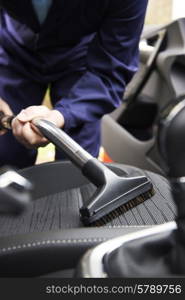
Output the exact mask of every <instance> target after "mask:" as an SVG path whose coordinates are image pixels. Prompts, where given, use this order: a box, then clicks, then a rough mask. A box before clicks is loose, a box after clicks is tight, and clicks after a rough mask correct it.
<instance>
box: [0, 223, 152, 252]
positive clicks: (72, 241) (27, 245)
mask: <svg viewBox="0 0 185 300" xmlns="http://www.w3.org/2000/svg"><path fill="white" fill-rule="evenodd" d="M153 226H154V225H153ZM120 227H129V228H130V227H145V228H146V227H152V226H120ZM111 228H112V227H111ZM115 228H118V227H117V226H115ZM107 239H109V237H107V238H98V237H97V238H87V239H83V238H81V239H63V240H60V239H57V240H45V241H40V242H32V243H31V242H30V243H25V244H21V245H14V246H10V247H7V248H5V247H4V248H1V249H0V252H2V253H5V252H10V251H14V250H20V249H26V248H34V247H37V246H44V245H59V244H77V243H93V242H103V241H106V240H107Z"/></svg>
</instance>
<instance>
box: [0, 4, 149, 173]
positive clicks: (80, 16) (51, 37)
mask: <svg viewBox="0 0 185 300" xmlns="http://www.w3.org/2000/svg"><path fill="white" fill-rule="evenodd" d="M0 6H1V28H0V97H1V98H2V99H4V100H5V101H6V102H7V103H8V104H9V105H10V107H11V109H12V110H13V112H14V113H15V114H17V113H18V112H19V111H20V110H21V109H23V108H26V107H28V106H30V105H40V104H41V103H42V100H43V98H44V95H45V93H46V90H47V88H48V86H49V88H50V96H51V101H52V104H53V107H54V109H57V110H59V111H60V112H61V113H62V114H63V116H64V118H65V127H64V130H65V131H66V132H67V133H68V134H69V135H70V136H71V137H72V138H73V139H74V140H76V141H77V142H78V143H79V144H80V145H81V146H82V147H83V148H84V149H86V150H87V151H88V152H89V153H91V154H92V155H93V156H97V155H98V152H99V146H100V143H101V138H100V124H101V118H102V116H103V115H105V114H108V113H110V112H111V111H113V110H114V109H115V108H116V107H118V106H119V104H120V102H121V99H122V97H123V93H124V90H125V86H126V84H127V83H128V82H129V81H130V79H131V78H132V76H133V75H134V73H135V72H136V70H137V65H138V42H139V37H140V33H141V31H142V27H143V22H144V16H145V11H146V6H147V0H142V1H141V0H101V1H100V0H88V1H87V0H54V1H52V3H51V5H50V6H49V8H48V13H47V14H46V16H45V17H44V18H43V19H42V22H41V20H40V19H39V14H38V11H37V9H36V7H35V6H34V5H33V2H32V0H9V1H5V0H4V1H3V0H0ZM40 18H41V17H40ZM35 155H36V151H34V150H28V149H26V148H25V147H24V146H22V145H21V144H19V143H18V142H17V141H16V140H15V138H14V137H13V136H12V134H11V132H9V133H7V134H6V135H4V136H1V137H0V165H4V164H9V165H14V166H17V167H20V168H22V167H26V166H29V165H32V164H33V163H34V161H35ZM57 158H60V155H57Z"/></svg>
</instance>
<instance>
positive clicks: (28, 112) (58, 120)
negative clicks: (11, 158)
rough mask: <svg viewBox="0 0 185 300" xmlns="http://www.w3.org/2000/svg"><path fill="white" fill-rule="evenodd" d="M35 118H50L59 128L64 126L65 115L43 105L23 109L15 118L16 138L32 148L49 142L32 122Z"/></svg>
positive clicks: (13, 128)
mask: <svg viewBox="0 0 185 300" xmlns="http://www.w3.org/2000/svg"><path fill="white" fill-rule="evenodd" d="M35 118H39V119H45V120H48V121H50V122H52V123H54V124H55V125H56V126H57V127H59V128H62V127H63V126H64V117H63V115H62V114H61V113H60V112H59V111H57V110H50V109H48V108H47V107H46V106H43V105H40V106H30V107H28V108H26V109H23V110H22V111H21V112H20V113H19V114H18V115H17V116H16V118H15V119H14V120H13V122H12V130H13V134H14V136H15V137H16V139H17V140H18V141H19V142H20V143H22V144H23V145H24V146H25V147H27V148H31V149H32V148H37V147H41V146H45V145H47V144H48V140H47V139H46V138H44V137H43V136H42V135H41V133H40V132H39V131H38V129H37V128H36V127H35V126H34V125H33V124H32V122H31V121H32V120H33V119H35Z"/></svg>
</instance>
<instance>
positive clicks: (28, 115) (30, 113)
mask: <svg viewBox="0 0 185 300" xmlns="http://www.w3.org/2000/svg"><path fill="white" fill-rule="evenodd" d="M49 111H50V110H49V109H48V108H47V107H46V106H43V105H40V106H29V107H28V108H26V109H23V110H21V112H20V113H19V114H18V115H17V119H18V120H19V121H21V122H30V121H31V120H33V119H34V118H38V117H42V116H43V115H44V116H45V115H47V113H48V112H49Z"/></svg>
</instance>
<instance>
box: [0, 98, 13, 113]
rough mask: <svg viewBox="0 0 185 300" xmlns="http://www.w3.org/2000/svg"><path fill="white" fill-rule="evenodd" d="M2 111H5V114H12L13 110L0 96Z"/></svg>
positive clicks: (0, 108) (0, 109)
mask: <svg viewBox="0 0 185 300" xmlns="http://www.w3.org/2000/svg"><path fill="white" fill-rule="evenodd" d="M0 111H2V112H4V114H5V115H9V116H12V115H13V112H12V110H11V109H10V107H9V105H8V104H7V103H6V102H5V101H3V100H2V99H1V98H0Z"/></svg>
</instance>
